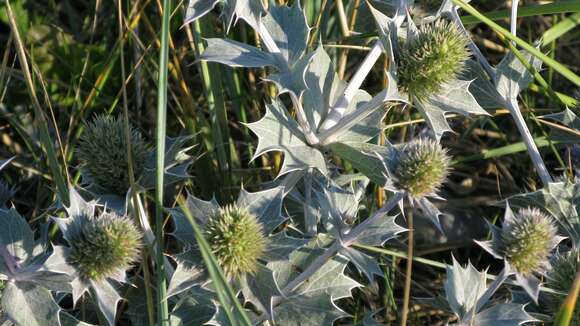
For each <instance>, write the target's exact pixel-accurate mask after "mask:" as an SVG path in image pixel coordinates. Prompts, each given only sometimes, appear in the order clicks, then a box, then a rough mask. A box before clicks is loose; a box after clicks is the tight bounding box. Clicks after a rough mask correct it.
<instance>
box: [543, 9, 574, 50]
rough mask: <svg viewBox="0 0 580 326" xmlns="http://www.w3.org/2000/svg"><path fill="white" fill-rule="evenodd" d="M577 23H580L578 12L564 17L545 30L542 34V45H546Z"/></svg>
mask: <svg viewBox="0 0 580 326" xmlns="http://www.w3.org/2000/svg"><path fill="white" fill-rule="evenodd" d="M579 10H580V9H579ZM578 25H580V12H577V13H575V14H573V15H570V16H569V17H566V18H564V19H563V20H562V21H561V22H559V23H557V24H556V25H554V26H552V27H550V28H549V29H548V30H547V31H545V32H544V35H542V45H543V46H547V45H548V44H550V43H552V42H553V41H555V40H556V39H558V38H559V37H560V36H562V35H564V34H566V33H567V32H569V31H570V30H572V29H573V28H574V27H576V26H578Z"/></svg>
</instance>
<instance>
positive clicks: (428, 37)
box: [397, 20, 470, 99]
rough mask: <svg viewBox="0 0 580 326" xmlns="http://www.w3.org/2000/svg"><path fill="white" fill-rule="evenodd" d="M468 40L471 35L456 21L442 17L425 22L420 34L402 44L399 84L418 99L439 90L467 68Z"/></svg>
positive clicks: (399, 58) (399, 61)
mask: <svg viewBox="0 0 580 326" xmlns="http://www.w3.org/2000/svg"><path fill="white" fill-rule="evenodd" d="M468 44H469V40H468V38H467V37H466V36H465V35H464V34H463V33H462V32H461V31H460V30H459V29H458V27H457V25H455V24H453V23H450V22H448V21H445V20H438V21H436V22H435V23H432V24H428V25H422V26H421V27H420V28H419V31H418V34H417V35H416V36H415V37H414V38H412V39H411V40H408V41H407V42H405V43H404V44H403V46H401V51H400V53H399V56H398V57H397V77H398V80H397V81H398V83H399V86H400V87H401V88H402V90H403V91H404V92H405V93H408V94H412V95H413V96H415V97H416V98H418V99H426V98H428V97H429V96H430V95H433V94H435V93H437V92H439V90H440V88H441V86H443V84H446V83H449V82H450V81H452V80H454V79H455V78H457V76H458V75H459V74H460V73H461V72H462V71H463V70H464V69H465V62H466V61H467V59H469V55H470V52H469V49H468V47H467V45H468Z"/></svg>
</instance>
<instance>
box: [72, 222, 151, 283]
mask: <svg viewBox="0 0 580 326" xmlns="http://www.w3.org/2000/svg"><path fill="white" fill-rule="evenodd" d="M72 223H73V225H72V226H71V227H70V230H71V235H70V247H71V253H70V255H69V257H68V261H69V263H70V264H71V265H73V266H75V267H76V268H77V270H78V271H79V274H80V275H81V277H83V278H85V279H90V280H101V279H103V278H107V277H111V276H113V275H114V274H115V273H118V272H119V271H125V270H127V269H128V268H129V267H130V266H131V265H132V264H133V263H134V262H136V261H137V260H138V259H139V252H140V249H141V246H142V243H141V232H139V230H138V229H137V227H136V226H135V224H134V223H133V222H132V221H131V220H129V218H128V217H125V216H118V215H116V214H112V213H104V214H102V215H101V216H97V217H90V216H87V215H79V216H76V217H75V220H74V221H73V222H72Z"/></svg>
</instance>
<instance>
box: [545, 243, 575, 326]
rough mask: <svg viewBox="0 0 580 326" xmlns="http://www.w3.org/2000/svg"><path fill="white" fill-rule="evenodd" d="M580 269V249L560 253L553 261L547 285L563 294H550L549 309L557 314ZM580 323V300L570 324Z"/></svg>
mask: <svg viewBox="0 0 580 326" xmlns="http://www.w3.org/2000/svg"><path fill="white" fill-rule="evenodd" d="M579 269H580V251H578V250H572V251H569V252H567V253H561V254H558V255H557V256H556V257H555V258H554V259H553V261H552V269H551V270H550V272H549V273H548V276H547V278H546V286H547V287H549V288H550V289H554V290H556V291H559V292H561V293H562V294H549V295H548V300H547V308H548V310H549V311H550V312H551V313H552V314H553V316H555V315H556V314H557V313H558V311H559V310H560V308H561V306H562V302H564V299H565V298H566V296H565V295H566V294H568V292H569V291H570V290H571V289H572V283H574V279H575V278H576V274H577V273H578V270H579ZM579 323H580V301H576V308H575V309H574V314H573V315H572V320H571V322H570V325H577V324H579Z"/></svg>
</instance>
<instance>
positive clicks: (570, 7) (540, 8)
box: [461, 0, 580, 25]
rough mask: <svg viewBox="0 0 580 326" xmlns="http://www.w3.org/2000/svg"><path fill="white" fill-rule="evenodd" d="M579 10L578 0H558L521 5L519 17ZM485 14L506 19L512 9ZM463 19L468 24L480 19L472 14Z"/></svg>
mask: <svg viewBox="0 0 580 326" xmlns="http://www.w3.org/2000/svg"><path fill="white" fill-rule="evenodd" d="M577 11H580V2H578V1H576V0H569V1H557V2H553V3H546V4H541V5H533V6H525V7H519V8H518V17H530V16H537V15H553V14H563V13H567V12H577ZM485 16H486V17H487V18H489V19H491V20H500V19H505V18H509V17H510V10H497V11H490V12H486V13H485ZM461 21H462V22H463V23H464V24H466V25H467V24H475V23H478V22H479V19H478V18H477V17H475V15H473V14H472V15H471V16H463V17H461Z"/></svg>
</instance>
